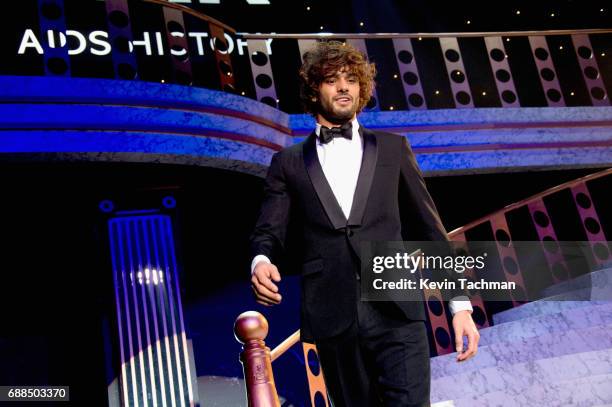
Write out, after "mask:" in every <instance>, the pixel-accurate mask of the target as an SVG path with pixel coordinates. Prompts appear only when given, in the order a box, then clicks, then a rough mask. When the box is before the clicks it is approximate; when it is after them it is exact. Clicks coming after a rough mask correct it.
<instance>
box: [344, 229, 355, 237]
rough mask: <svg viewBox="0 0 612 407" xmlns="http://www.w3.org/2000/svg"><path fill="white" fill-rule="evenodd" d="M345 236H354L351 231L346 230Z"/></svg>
mask: <svg viewBox="0 0 612 407" xmlns="http://www.w3.org/2000/svg"><path fill="white" fill-rule="evenodd" d="M346 234H347V235H348V236H349V237H351V236H353V235H354V234H355V232H353V231H352V230H351V229H348V230H347V231H346Z"/></svg>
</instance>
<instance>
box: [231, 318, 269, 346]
mask: <svg viewBox="0 0 612 407" xmlns="http://www.w3.org/2000/svg"><path fill="white" fill-rule="evenodd" d="M234 335H236V339H238V342H240V343H243V344H244V343H247V342H248V341H251V340H254V339H255V340H260V341H263V340H264V339H266V336H268V320H266V318H265V317H264V316H263V315H261V314H260V313H259V312H257V311H247V312H243V313H242V314H240V315H238V318H236V322H235V323H234Z"/></svg>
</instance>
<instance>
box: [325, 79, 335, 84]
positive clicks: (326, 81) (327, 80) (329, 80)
mask: <svg viewBox="0 0 612 407" xmlns="http://www.w3.org/2000/svg"><path fill="white" fill-rule="evenodd" d="M334 82H336V80H335V79H326V80H325V83H334Z"/></svg>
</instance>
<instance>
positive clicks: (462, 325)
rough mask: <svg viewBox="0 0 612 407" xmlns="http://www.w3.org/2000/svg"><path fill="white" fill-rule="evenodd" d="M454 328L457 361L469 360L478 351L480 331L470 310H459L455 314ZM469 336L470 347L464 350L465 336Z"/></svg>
mask: <svg viewBox="0 0 612 407" xmlns="http://www.w3.org/2000/svg"><path fill="white" fill-rule="evenodd" d="M453 329H454V331H455V350H456V351H457V362H463V361H465V360H468V359H469V358H471V357H472V356H474V355H475V354H476V351H478V341H479V340H480V333H479V332H478V328H476V324H475V323H474V320H473V319H472V314H471V313H470V312H469V311H459V312H457V313H456V314H455V315H454V316H453ZM464 336H467V338H468V347H467V349H466V350H463V337H464Z"/></svg>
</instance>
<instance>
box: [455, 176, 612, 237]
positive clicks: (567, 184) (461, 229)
mask: <svg viewBox="0 0 612 407" xmlns="http://www.w3.org/2000/svg"><path fill="white" fill-rule="evenodd" d="M610 174H612V168H608V169H606V170H603V171H599V172H596V173H594V174H589V175H587V176H584V177H582V178H578V179H575V180H572V181H568V182H565V183H563V184H561V185H557V186H556V187H552V188H550V189H547V190H546V191H543V192H540V193H537V194H535V195H532V196H530V197H529V198H525V199H523V200H521V201H518V202H515V203H513V204H510V205H508V206H505V207H504V208H502V209H499V210H497V211H495V212H493V213H490V214H488V215H486V216H483V217H482V218H480V219H476V220H475V221H472V222H470V223H468V224H466V225H463V226H460V227H458V228H457V229H454V230H453V231H451V232H449V234H448V236H449V237H451V238H452V237H453V236H455V235H457V234H460V233H464V232H465V231H466V230H468V229H471V228H473V227H474V226H478V225H480V224H482V223H484V222H486V221H487V220H488V219H489V218H492V217H494V216H496V215H499V214H500V213H503V212H508V211H510V210H512V209H516V208H519V207H521V206H524V205H527V204H528V203H530V202H532V201H535V200H538V199H542V198H544V197H545V196H548V195H551V194H554V193H555V192H559V191H561V190H562V189H565V188H570V187H572V186H574V185H576V184H580V183H583V182H587V181H591V180H594V179H597V178H601V177H605V176H606V175H610Z"/></svg>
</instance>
